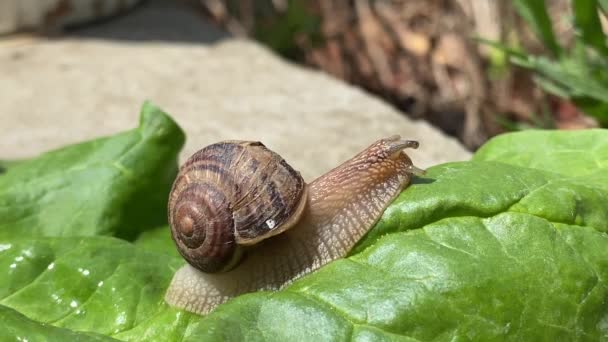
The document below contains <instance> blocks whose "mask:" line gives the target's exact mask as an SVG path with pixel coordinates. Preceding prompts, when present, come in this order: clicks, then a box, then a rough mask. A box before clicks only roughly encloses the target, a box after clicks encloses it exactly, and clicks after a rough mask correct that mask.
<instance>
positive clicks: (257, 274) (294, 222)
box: [165, 136, 425, 314]
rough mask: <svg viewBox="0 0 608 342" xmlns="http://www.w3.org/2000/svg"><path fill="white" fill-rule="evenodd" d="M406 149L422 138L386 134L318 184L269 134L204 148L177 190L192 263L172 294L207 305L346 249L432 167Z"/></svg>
mask: <svg viewBox="0 0 608 342" xmlns="http://www.w3.org/2000/svg"><path fill="white" fill-rule="evenodd" d="M405 148H418V142H417V141H412V140H402V139H401V138H400V137H399V136H393V137H390V138H386V139H381V140H378V141H376V142H375V143H373V144H372V145H371V146H369V147H368V148H366V149H365V150H363V151H362V152H360V153H359V154H357V155H356V156H354V157H353V158H351V159H350V160H348V161H346V162H344V163H343V164H341V165H340V166H338V167H336V168H334V169H333V170H331V171H329V172H327V173H326V174H324V175H322V176H320V177H319V178H317V179H315V180H314V181H312V182H311V183H310V184H306V183H305V182H304V180H303V179H302V176H301V175H300V173H299V172H297V171H295V170H294V169H293V168H292V167H291V166H289V164H287V163H286V162H285V160H283V158H281V157H280V156H279V155H278V154H276V153H275V152H272V151H270V150H269V149H267V148H266V147H265V146H264V145H263V144H262V143H260V142H248V141H224V142H220V143H216V144H213V145H209V146H207V147H205V148H203V149H201V150H199V151H198V152H196V153H195V154H194V155H193V156H192V157H190V159H188V160H187V161H186V162H185V163H184V164H183V165H182V166H181V168H180V170H179V173H178V176H177V178H176V179H175V182H174V184H173V188H172V190H171V193H170V196H169V203H168V215H169V224H170V226H171V233H172V237H173V240H174V241H175V243H176V246H177V248H178V250H179V252H180V254H181V255H182V256H183V257H184V259H186V261H187V262H188V263H187V264H186V265H185V266H183V267H182V268H181V269H179V270H178V271H177V272H176V273H175V275H174V277H173V280H172V281H171V284H170V286H169V288H168V290H167V292H166V294H165V301H166V302H167V303H168V304H169V305H171V306H174V307H177V308H181V309H184V310H187V311H190V312H194V313H198V314H207V313H209V312H211V311H212V310H213V309H214V308H215V307H217V306H218V305H219V304H221V303H223V302H225V301H227V300H229V299H230V298H233V297H235V296H237V295H240V294H244V293H248V292H254V291H258V290H278V289H281V288H283V287H284V286H286V285H288V284H290V283H291V282H293V281H294V280H296V279H298V278H300V277H302V276H303V275H305V274H308V273H310V272H312V271H314V270H317V269H318V268H320V267H321V266H323V265H325V264H327V263H329V262H330V261H332V260H335V259H338V258H342V257H344V256H346V254H347V253H348V252H349V250H350V249H351V248H352V247H353V246H354V245H355V243H356V242H357V241H358V240H359V239H360V238H361V237H363V235H365V233H367V231H368V230H369V229H371V228H372V227H373V226H374V224H375V223H376V222H377V221H378V220H379V218H380V216H381V215H382V213H383V212H384V210H385V209H386V207H387V206H388V205H389V204H390V202H392V200H393V199H395V197H396V196H397V195H398V194H399V193H400V192H401V190H403V189H404V188H405V187H406V186H407V185H408V184H409V183H410V180H411V178H412V175H421V174H424V172H425V171H424V170H421V169H419V168H417V167H415V166H414V165H413V164H412V161H411V160H410V158H409V157H408V156H407V155H406V154H405V153H404V152H403V149H405Z"/></svg>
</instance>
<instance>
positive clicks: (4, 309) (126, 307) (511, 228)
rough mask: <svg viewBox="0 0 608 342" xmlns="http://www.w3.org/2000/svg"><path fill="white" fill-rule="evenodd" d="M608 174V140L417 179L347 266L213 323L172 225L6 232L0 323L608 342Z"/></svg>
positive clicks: (126, 331)
mask: <svg viewBox="0 0 608 342" xmlns="http://www.w3.org/2000/svg"><path fill="white" fill-rule="evenodd" d="M150 153H154V152H150ZM19 167H21V166H19ZM607 167H608V132H607V131H605V130H590V131H582V132H534V131H530V132H521V133H515V134H509V135H504V136H501V137H498V138H496V139H494V140H492V141H490V142H489V143H488V144H487V145H486V146H484V147H483V148H482V149H481V150H480V152H479V153H478V154H477V155H476V156H475V157H474V160H473V161H471V162H462V163H448V164H443V165H439V166H436V167H433V168H430V169H429V170H428V171H429V172H428V173H427V175H425V176H424V177H423V178H416V179H415V181H414V183H413V184H412V185H411V186H410V187H409V188H407V189H406V190H405V191H404V192H403V193H402V194H401V195H400V196H399V197H398V198H397V199H396V200H395V201H394V203H393V204H391V206H390V207H389V208H388V209H387V210H386V212H385V213H384V215H383V217H382V219H381V220H380V221H379V222H378V224H377V225H376V227H374V229H372V230H371V231H370V232H369V234H368V235H367V236H366V237H364V238H363V239H362V240H361V241H360V242H359V244H358V245H357V246H356V248H355V249H354V250H353V251H352V252H351V254H350V256H349V257H348V258H345V259H341V260H337V261H335V262H333V263H330V264H329V265H327V266H325V267H323V268H322V269H320V270H319V271H317V272H315V273H313V274H310V275H308V276H306V277H303V278H302V279H300V280H298V281H296V282H294V283H293V284H292V285H290V286H289V287H287V288H286V289H284V290H282V291H278V292H258V293H252V294H248V295H244V296H240V297H238V298H236V299H234V300H232V301H229V302H228V303H226V304H224V305H221V306H220V307H218V308H217V309H216V310H215V311H214V312H213V313H211V314H210V315H207V316H205V317H202V316H197V315H194V314H190V313H187V312H183V311H180V310H177V309H174V308H170V307H168V306H167V305H166V304H165V303H164V301H163V295H164V292H165V290H166V287H167V286H168V284H169V281H170V279H171V277H172V275H173V272H175V270H176V269H178V268H179V267H180V266H181V265H183V263H184V262H183V260H182V259H181V258H180V257H179V256H178V255H177V253H176V252H175V248H174V246H173V241H171V238H170V234H169V229H168V227H167V226H166V225H163V224H162V222H161V223H160V224H158V225H156V228H154V229H148V230H147V231H146V232H144V233H142V234H140V235H139V237H138V238H137V239H136V240H135V241H134V242H132V243H131V242H127V241H124V240H121V239H117V238H113V237H102V236H98V237H94V236H89V237H82V236H81V237H74V236H73V235H78V234H72V233H73V232H71V231H66V232H65V234H63V235H64V236H63V237H50V236H47V235H51V234H39V235H37V236H29V237H27V236H26V237H18V236H15V235H5V236H0V269H4V270H6V271H7V276H6V277H0V318H2V322H3V323H5V322H7V323H6V324H8V326H9V327H10V329H8V330H5V331H3V332H2V333H3V334H5V336H6V337H7V338H13V339H14V338H16V337H27V338H29V337H32V340H35V339H36V338H38V337H40V338H44V337H45V336H48V340H64V339H65V338H68V339H82V340H86V339H95V338H101V336H107V337H108V338H115V339H119V340H133V341H140V340H143V341H148V340H155V341H156V340H162V341H178V340H179V341H182V340H183V341H200V340H210V341H226V340H238V341H241V340H255V341H292V340H294V341H310V340H319V341H326V340H335V341H343V340H380V341H383V340H387V341H393V340H399V341H421V340H457V339H460V340H484V341H485V340H505V339H506V340H516V341H520V340H548V341H549V340H551V341H553V340H593V341H595V340H602V339H608V306H606V304H605V303H606V302H608V283H607V280H608V235H607V234H606V232H607V230H608V205H606V203H608V187H607V184H608V172H606V171H607V170H606V168H607ZM11 172H12V171H9V172H7V173H6V174H10V173H11ZM6 174H5V175H6ZM2 177H4V176H0V179H1V178H2ZM119 185H120V186H125V184H124V183H120V184H119ZM110 186H112V187H114V186H118V185H110ZM0 189H1V188H0ZM106 194H107V193H97V194H95V197H93V199H95V200H98V201H100V202H103V201H104V199H103V197H104V196H106ZM143 200H144V203H145V202H146V201H153V199H152V198H144V199H143ZM114 209H117V210H122V209H121V208H120V207H117V208H114ZM163 214H164V210H163ZM69 219H70V217H69V216H68V217H67V218H64V220H67V221H64V224H65V222H68V223H69V222H70V221H69ZM57 222H59V219H58V221H57ZM86 222H87V223H88V224H99V223H98V222H96V221H94V220H91V221H86ZM81 227H86V226H84V225H81ZM150 228H151V227H150ZM20 229H25V228H20ZM87 229H92V230H91V231H92V232H93V231H95V230H94V227H93V228H87ZM121 229H122V228H121ZM101 232H103V231H95V233H94V234H99V233H101ZM117 232H120V230H117ZM69 235H72V237H70V236H69ZM116 235H119V236H120V235H121V234H120V233H117V234H116ZM29 332H31V334H28V333H29ZM2 333H0V334H2ZM69 334H74V335H69ZM68 335H69V336H68ZM41 336H42V337H41ZM72 336H73V337H72ZM0 337H2V335H0Z"/></svg>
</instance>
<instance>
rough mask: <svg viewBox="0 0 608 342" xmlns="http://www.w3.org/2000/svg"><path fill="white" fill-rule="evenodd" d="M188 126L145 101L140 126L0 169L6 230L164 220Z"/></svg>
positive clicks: (73, 229)
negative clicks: (185, 126) (183, 125)
mask: <svg viewBox="0 0 608 342" xmlns="http://www.w3.org/2000/svg"><path fill="white" fill-rule="evenodd" d="M183 143H184V134H183V132H182V130H181V129H180V128H179V127H178V126H177V124H176V123H175V122H174V121H173V120H172V119H171V118H170V117H169V116H167V115H166V114H165V113H163V112H162V111H161V110H160V109H158V108H156V107H155V106H153V105H152V104H150V103H145V104H144V106H143V108H142V111H141V119H140V125H139V127H138V128H136V129H134V130H131V131H128V132H125V133H121V134H117V135H114V136H111V137H107V138H101V139H96V140H92V141H88V142H84V143H81V144H77V145H71V146H68V147H65V148H61V149H58V150H55V151H51V152H48V153H45V154H43V155H41V156H39V157H37V158H34V159H31V160H27V161H23V162H19V163H16V164H14V165H12V166H11V167H10V168H6V172H4V173H2V174H0V236H23V235H29V236H85V235H115V236H119V237H122V238H126V239H133V238H134V237H135V236H136V235H137V234H138V233H139V232H140V231H142V230H145V229H148V228H152V227H154V226H158V225H160V224H164V223H166V221H167V219H166V201H167V196H168V193H169V189H170V187H171V184H172V182H173V179H174V178H175V175H176V172H177V154H178V152H179V150H180V149H181V147H182V145H183Z"/></svg>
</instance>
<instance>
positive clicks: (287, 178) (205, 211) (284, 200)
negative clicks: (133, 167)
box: [168, 141, 306, 273]
mask: <svg viewBox="0 0 608 342" xmlns="http://www.w3.org/2000/svg"><path fill="white" fill-rule="evenodd" d="M305 194H306V184H305V183H304V180H303V179H302V176H301V175H300V173H299V172H297V171H295V170H294V169H293V168H292V167H291V166H289V165H288V164H287V163H286V162H285V160H283V159H282V158H281V157H280V156H279V155H278V154H276V153H275V152H272V151H270V150H269V149H268V148H266V147H265V146H264V145H263V144H262V143H260V142H248V141H225V142H220V143H216V144H213V145H209V146H207V147H205V148H203V149H202V150H200V151H198V152H196V153H195V154H194V155H193V156H192V157H190V159H188V160H187V161H186V163H184V165H183V166H182V167H181V168H180V171H179V174H178V176H177V178H176V180H175V182H174V183H173V189H172V190H171V194H170V197H169V206H168V207H169V213H168V214H169V224H170V226H171V234H172V236H173V240H174V241H175V243H176V244H177V247H178V250H179V252H180V254H181V255H182V256H183V257H184V259H186V260H187V261H188V262H189V263H190V264H191V265H192V266H194V267H196V268H197V269H199V270H201V271H203V272H209V273H212V272H222V271H227V270H229V269H231V268H233V267H234V266H236V264H237V263H238V261H239V259H240V256H241V253H242V248H241V246H243V245H251V244H254V243H257V242H259V241H260V240H263V239H265V238H268V237H270V236H273V235H276V234H278V233H280V232H282V231H284V230H286V229H288V228H289V227H291V226H292V225H293V224H294V223H295V222H296V221H297V216H298V215H300V214H301V212H302V211H303V207H304V205H305V203H306V199H305V197H306V196H305Z"/></svg>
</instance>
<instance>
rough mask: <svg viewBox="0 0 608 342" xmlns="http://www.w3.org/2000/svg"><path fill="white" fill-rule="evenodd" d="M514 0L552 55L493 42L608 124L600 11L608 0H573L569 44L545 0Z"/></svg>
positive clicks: (606, 54)
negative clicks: (564, 42) (558, 32)
mask: <svg viewBox="0 0 608 342" xmlns="http://www.w3.org/2000/svg"><path fill="white" fill-rule="evenodd" d="M513 4H514V6H515V8H516V10H517V11H518V13H519V14H520V15H521V17H522V18H523V19H524V20H525V21H526V22H527V23H528V24H529V25H530V27H531V28H532V30H533V31H534V32H535V33H536V35H537V37H538V39H539V40H540V41H541V42H542V43H543V44H544V46H545V47H546V49H547V50H548V51H549V53H550V56H536V55H531V54H528V53H525V52H522V51H518V50H515V49H510V48H507V47H506V46H501V45H500V44H496V43H494V44H493V45H495V46H498V47H500V48H502V49H503V50H505V51H508V52H509V53H510V56H511V61H512V62H513V63H514V64H516V65H519V66H521V67H524V68H528V69H531V70H534V71H535V72H536V74H537V78H536V80H537V82H538V83H539V84H540V85H541V86H542V87H543V88H544V89H545V90H546V91H548V92H550V93H553V94H555V95H557V96H560V97H563V98H566V99H570V100H572V101H573V102H574V103H575V104H576V105H577V106H578V107H579V108H580V109H581V110H583V111H584V112H586V113H587V114H589V115H591V116H593V117H595V118H596V119H597V120H598V122H599V123H600V124H601V125H602V126H604V127H606V126H608V38H607V37H606V34H605V33H604V31H603V30H602V25H601V21H600V16H599V12H603V13H604V15H605V14H606V12H607V11H608V1H606V0H576V1H571V4H572V12H573V14H574V17H573V20H572V24H573V29H574V32H575V39H574V43H573V45H572V47H570V48H568V47H565V46H561V45H560V44H559V43H558V40H557V39H556V37H555V33H554V31H553V26H552V22H551V18H550V17H549V15H548V13H547V9H546V6H545V1H544V0H513Z"/></svg>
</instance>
